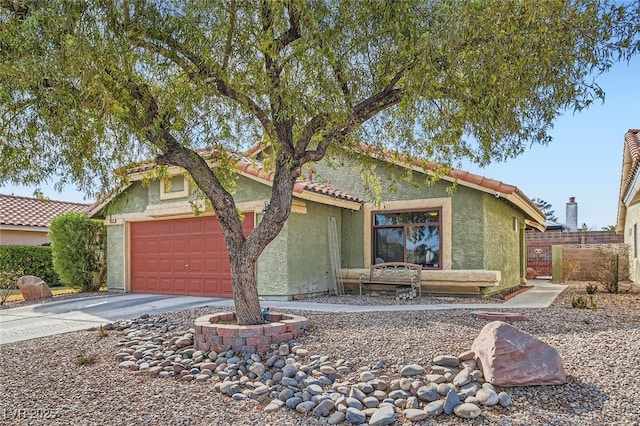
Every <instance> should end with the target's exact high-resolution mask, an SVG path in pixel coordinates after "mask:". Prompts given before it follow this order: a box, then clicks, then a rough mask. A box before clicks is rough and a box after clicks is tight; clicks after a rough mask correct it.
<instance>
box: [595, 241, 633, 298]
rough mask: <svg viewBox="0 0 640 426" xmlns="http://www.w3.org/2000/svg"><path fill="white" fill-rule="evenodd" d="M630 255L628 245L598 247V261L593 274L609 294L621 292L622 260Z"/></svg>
mask: <svg viewBox="0 0 640 426" xmlns="http://www.w3.org/2000/svg"><path fill="white" fill-rule="evenodd" d="M628 255H629V248H628V247H627V245H626V244H617V245H603V246H600V247H598V251H597V253H596V261H595V263H594V265H593V274H594V276H595V278H596V280H597V281H598V283H600V284H602V286H603V287H604V288H605V289H606V290H607V292H609V293H618V292H619V291H620V287H619V283H620V266H621V259H624V258H626V257H627V256H628Z"/></svg>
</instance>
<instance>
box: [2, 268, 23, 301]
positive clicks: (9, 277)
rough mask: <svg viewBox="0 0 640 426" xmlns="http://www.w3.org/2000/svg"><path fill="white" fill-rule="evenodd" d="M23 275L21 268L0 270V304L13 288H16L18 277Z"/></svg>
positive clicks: (5, 299)
mask: <svg viewBox="0 0 640 426" xmlns="http://www.w3.org/2000/svg"><path fill="white" fill-rule="evenodd" d="M22 275H23V271H22V269H18V270H16V271H6V270H3V271H0V305H4V303H5V302H6V301H7V299H8V298H9V296H11V293H12V292H13V290H15V289H16V284H17V282H18V278H20V277H21V276H22Z"/></svg>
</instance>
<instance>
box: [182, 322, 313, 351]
mask: <svg viewBox="0 0 640 426" xmlns="http://www.w3.org/2000/svg"><path fill="white" fill-rule="evenodd" d="M235 320H236V314H235V312H220V313H216V314H212V315H205V316H202V317H199V318H197V319H196V322H195V326H196V328H195V335H194V346H195V347H196V349H198V350H202V351H216V352H223V351H227V350H229V349H233V350H234V351H236V352H247V353H264V352H267V351H269V350H270V349H271V345H272V344H279V343H282V342H288V341H290V340H292V339H294V338H296V337H298V336H300V335H301V334H302V333H304V330H306V329H307V327H308V326H309V320H307V318H305V317H303V316H299V315H292V314H283V313H280V312H270V313H269V314H268V315H267V321H268V322H267V323H266V324H259V325H237V324H221V323H222V322H225V321H235Z"/></svg>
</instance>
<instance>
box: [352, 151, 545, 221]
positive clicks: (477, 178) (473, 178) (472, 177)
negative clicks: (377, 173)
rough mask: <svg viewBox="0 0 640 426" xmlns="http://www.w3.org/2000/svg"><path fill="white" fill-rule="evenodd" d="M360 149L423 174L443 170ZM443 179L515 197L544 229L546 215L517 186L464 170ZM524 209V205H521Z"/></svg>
mask: <svg viewBox="0 0 640 426" xmlns="http://www.w3.org/2000/svg"><path fill="white" fill-rule="evenodd" d="M360 148H361V149H362V151H364V152H367V153H368V154H369V155H371V156H373V157H375V158H379V159H381V160H384V161H389V162H391V163H394V162H395V161H394V159H398V160H399V161H400V162H401V163H403V164H406V165H408V166H414V167H415V168H417V169H419V170H420V171H422V172H433V173H437V171H438V170H439V169H440V168H441V165H440V164H437V163H434V162H432V161H425V160H421V159H419V158H416V157H412V156H409V155H406V154H400V153H396V152H391V151H389V150H387V149H385V148H376V147H372V146H369V145H366V144H360ZM442 178H443V179H447V180H449V181H457V182H458V183H459V184H462V185H466V186H472V187H473V186H475V187H479V188H480V189H482V190H484V191H485V192H489V193H495V194H497V195H499V196H503V195H506V196H513V197H515V198H517V199H518V200H519V202H520V201H521V203H522V204H523V205H524V206H526V207H527V208H529V209H531V210H532V211H533V212H535V213H537V214H538V215H539V216H540V217H541V218H542V220H539V221H538V223H539V224H540V225H541V227H542V228H544V225H543V224H544V218H546V215H545V214H544V212H542V210H540V208H539V207H538V206H537V205H536V204H534V203H533V201H532V200H531V199H530V198H529V197H527V196H526V195H525V194H524V192H522V191H521V190H520V189H519V188H518V187H517V186H514V185H509V184H507V183H504V182H501V181H499V180H495V179H490V178H487V177H484V176H481V175H477V174H475V173H470V172H467V171H464V170H457V169H449V170H447V171H446V172H445V173H444V175H443V176H442ZM520 208H522V205H520Z"/></svg>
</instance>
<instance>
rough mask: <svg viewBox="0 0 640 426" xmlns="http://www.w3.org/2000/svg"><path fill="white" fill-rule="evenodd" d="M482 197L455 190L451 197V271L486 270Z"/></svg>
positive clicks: (472, 191)
mask: <svg viewBox="0 0 640 426" xmlns="http://www.w3.org/2000/svg"><path fill="white" fill-rule="evenodd" d="M482 200H483V193H482V192H480V191H476V190H474V189H471V188H467V187H464V186H458V187H457V188H456V190H455V192H454V193H453V195H452V200H451V210H452V212H451V215H452V221H451V222H452V227H453V229H452V230H451V231H452V232H451V234H452V235H451V257H452V259H451V269H485V253H484V234H485V219H484V208H483V204H482Z"/></svg>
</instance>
